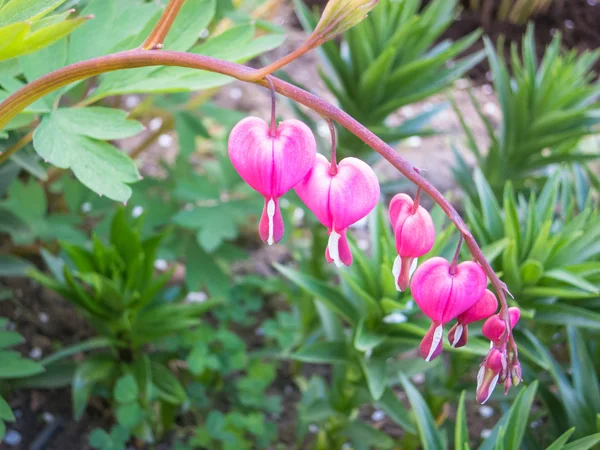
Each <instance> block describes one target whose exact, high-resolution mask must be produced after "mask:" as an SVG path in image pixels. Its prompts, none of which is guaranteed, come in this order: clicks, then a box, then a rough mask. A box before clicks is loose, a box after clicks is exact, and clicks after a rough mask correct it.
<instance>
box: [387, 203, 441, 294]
mask: <svg viewBox="0 0 600 450" xmlns="http://www.w3.org/2000/svg"><path fill="white" fill-rule="evenodd" d="M417 197H418V194H417ZM390 221H391V222H392V227H393V228H394V235H395V236H396V251H397V252H398V256H397V257H396V259H395V260H394V267H393V269H392V273H393V274H394V279H395V280H396V289H397V290H398V291H400V292H402V291H403V290H405V289H406V288H407V287H408V285H409V283H410V277H411V276H412V274H413V272H414V271H415V269H416V268H417V261H418V260H417V258H419V257H420V256H423V255H425V254H426V253H428V252H429V250H431V248H432V247H433V244H434V242H435V226H434V225H433V220H432V219H431V216H430V215H429V213H428V212H427V210H426V209H425V208H423V207H422V206H420V205H419V204H418V200H416V202H413V199H412V198H410V197H409V196H408V195H406V194H397V195H395V196H394V198H392V201H391V202H390Z"/></svg>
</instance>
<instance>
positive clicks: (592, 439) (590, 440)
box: [563, 433, 600, 450]
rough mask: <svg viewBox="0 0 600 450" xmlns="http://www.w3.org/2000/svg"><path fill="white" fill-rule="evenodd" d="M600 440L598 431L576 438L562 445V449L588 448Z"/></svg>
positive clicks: (581, 449)
mask: <svg viewBox="0 0 600 450" xmlns="http://www.w3.org/2000/svg"><path fill="white" fill-rule="evenodd" d="M599 442H600V433H596V434H592V435H591V436H587V437H584V438H581V439H577V440H576V441H573V442H571V443H569V444H567V445H565V446H564V447H563V450H588V449H591V448H595V447H594V446H595V445H596V444H598V443H599Z"/></svg>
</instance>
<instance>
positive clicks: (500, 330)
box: [481, 306, 521, 347]
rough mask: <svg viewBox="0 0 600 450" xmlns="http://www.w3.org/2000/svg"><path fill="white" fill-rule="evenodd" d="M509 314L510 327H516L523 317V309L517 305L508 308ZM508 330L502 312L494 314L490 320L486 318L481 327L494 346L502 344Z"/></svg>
mask: <svg viewBox="0 0 600 450" xmlns="http://www.w3.org/2000/svg"><path fill="white" fill-rule="evenodd" d="M508 315H509V316H510V327H511V329H512V328H514V327H515V325H516V324H517V322H518V321H519V319H520V317H521V310H520V309H519V308H517V307H516V306H511V307H510V308H508ZM505 331H506V323H505V322H504V320H502V318H501V317H500V314H494V315H493V316H491V317H490V318H489V319H488V320H486V321H485V322H484V324H483V327H481V333H482V334H483V335H484V336H485V337H486V338H488V339H489V340H490V341H492V343H493V344H494V346H496V347H499V346H501V345H502V339H503V337H504V332H505Z"/></svg>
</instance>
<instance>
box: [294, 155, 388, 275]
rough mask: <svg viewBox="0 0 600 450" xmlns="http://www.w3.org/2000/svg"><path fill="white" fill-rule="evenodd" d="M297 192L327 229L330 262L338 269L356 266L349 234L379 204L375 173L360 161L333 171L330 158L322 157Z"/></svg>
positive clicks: (342, 163)
mask: <svg viewBox="0 0 600 450" xmlns="http://www.w3.org/2000/svg"><path fill="white" fill-rule="evenodd" d="M332 172H333V173H332ZM295 190H296V193H297V194H298V196H299V197H300V199H301V200H302V201H303V202H304V203H305V204H306V206H308V208H309V209H310V210H311V211H312V212H313V213H314V214H315V216H317V219H319V222H321V223H322V224H323V225H324V226H326V227H327V231H328V232H329V242H328V244H327V250H326V252H325V256H326V258H327V261H328V262H330V263H331V262H334V263H335V264H336V265H337V266H341V265H342V264H345V265H347V266H349V265H350V264H352V253H351V252H350V246H349V245H348V239H347V238H346V230H347V228H348V227H349V226H350V225H352V224H354V223H356V222H358V221H359V220H360V219H362V218H363V217H365V216H366V215H367V214H369V213H370V212H371V211H372V210H373V208H374V207H375V205H376V204H377V201H378V200H379V181H378V180H377V175H375V172H374V171H373V169H371V167H370V166H369V165H368V164H366V163H365V162H363V161H361V160H360V159H357V158H344V159H342V160H341V161H340V163H339V164H338V165H337V171H332V170H331V164H330V163H329V161H328V160H327V158H326V157H325V156H323V155H321V154H318V155H317V158H316V160H315V165H314V167H313V168H312V170H311V171H310V172H309V173H308V175H306V178H304V180H302V182H300V183H299V184H298V185H297V186H296V188H295Z"/></svg>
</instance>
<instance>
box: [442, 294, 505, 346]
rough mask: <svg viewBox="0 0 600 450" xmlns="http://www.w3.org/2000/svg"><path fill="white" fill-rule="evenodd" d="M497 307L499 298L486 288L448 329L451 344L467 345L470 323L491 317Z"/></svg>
mask: <svg viewBox="0 0 600 450" xmlns="http://www.w3.org/2000/svg"><path fill="white" fill-rule="evenodd" d="M496 309H498V300H497V299H496V296H495V295H494V294H493V293H492V291H490V290H489V289H486V290H485V292H484V293H483V296H482V297H481V298H480V299H479V300H477V302H476V303H475V304H474V305H473V306H471V307H470V308H469V309H467V310H466V311H465V312H464V313H462V314H459V315H458V316H457V317H456V320H457V323H456V324H454V326H453V327H452V328H450V331H448V341H449V342H450V345H451V346H452V347H455V348H458V347H463V346H465V345H466V344H467V340H468V338H469V328H468V325H469V324H470V323H473V322H477V321H478V320H483V319H485V318H486V317H490V316H491V315H492V314H494V313H495V312H496Z"/></svg>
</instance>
